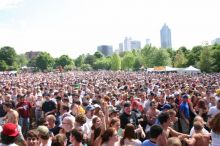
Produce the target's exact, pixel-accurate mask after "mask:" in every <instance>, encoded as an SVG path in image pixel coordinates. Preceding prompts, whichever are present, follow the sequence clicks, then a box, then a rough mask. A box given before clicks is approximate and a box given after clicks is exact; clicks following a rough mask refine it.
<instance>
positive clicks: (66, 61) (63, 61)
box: [55, 55, 74, 67]
mask: <svg viewBox="0 0 220 146" xmlns="http://www.w3.org/2000/svg"><path fill="white" fill-rule="evenodd" d="M73 64H74V63H73V60H72V59H71V58H70V57H69V56H68V55H62V56H60V57H59V58H58V59H56V60H55V67H58V66H62V67H65V66H71V65H73Z"/></svg>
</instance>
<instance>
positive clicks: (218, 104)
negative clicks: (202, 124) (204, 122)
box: [207, 99, 220, 122]
mask: <svg viewBox="0 0 220 146" xmlns="http://www.w3.org/2000/svg"><path fill="white" fill-rule="evenodd" d="M218 113H220V99H218V100H217V101H216V106H213V107H210V109H209V111H208V113H207V116H208V122H209V121H211V119H212V118H213V117H214V116H215V115H216V114H218Z"/></svg>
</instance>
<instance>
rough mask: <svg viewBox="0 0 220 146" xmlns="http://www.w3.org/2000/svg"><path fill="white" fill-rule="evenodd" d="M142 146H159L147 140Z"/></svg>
mask: <svg viewBox="0 0 220 146" xmlns="http://www.w3.org/2000/svg"><path fill="white" fill-rule="evenodd" d="M141 146H158V145H157V144H155V143H152V142H151V141H150V140H145V141H144V142H143V143H142V145H141Z"/></svg>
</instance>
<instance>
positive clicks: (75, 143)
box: [69, 129, 83, 146]
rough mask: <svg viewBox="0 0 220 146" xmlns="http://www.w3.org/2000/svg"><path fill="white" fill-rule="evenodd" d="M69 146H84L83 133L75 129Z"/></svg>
mask: <svg viewBox="0 0 220 146" xmlns="http://www.w3.org/2000/svg"><path fill="white" fill-rule="evenodd" d="M70 142H71V144H70V145H69V146H83V133H82V131H79V130H77V129H73V130H72V131H71V134H70Z"/></svg>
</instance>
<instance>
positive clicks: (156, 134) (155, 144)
mask: <svg viewBox="0 0 220 146" xmlns="http://www.w3.org/2000/svg"><path fill="white" fill-rule="evenodd" d="M162 137H163V129H162V127H161V126H159V125H153V126H151V128H150V139H148V140H145V141H144V142H143V143H142V146H159V144H160V143H162V142H163V141H162V140H161V139H162ZM164 145H166V143H164Z"/></svg>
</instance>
